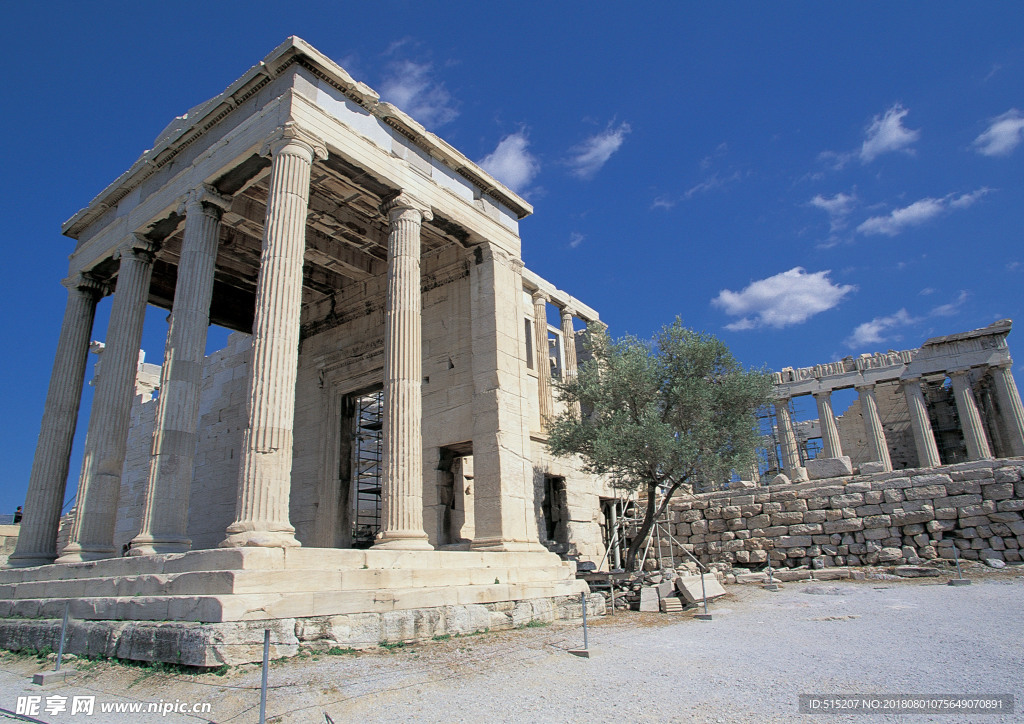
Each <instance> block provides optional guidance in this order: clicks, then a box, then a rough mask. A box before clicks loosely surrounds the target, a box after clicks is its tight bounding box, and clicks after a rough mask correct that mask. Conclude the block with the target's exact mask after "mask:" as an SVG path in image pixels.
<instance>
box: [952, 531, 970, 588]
mask: <svg viewBox="0 0 1024 724" xmlns="http://www.w3.org/2000/svg"><path fill="white" fill-rule="evenodd" d="M953 560H954V561H955V562H956V578H952V579H950V580H949V582H948V584H947V585H950V586H969V585H971V579H970V578H964V576H963V573H962V572H961V571H960V551H959V549H958V548H957V545H956V541H955V540H954V541H953Z"/></svg>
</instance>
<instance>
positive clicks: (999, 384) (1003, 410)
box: [992, 361, 1024, 457]
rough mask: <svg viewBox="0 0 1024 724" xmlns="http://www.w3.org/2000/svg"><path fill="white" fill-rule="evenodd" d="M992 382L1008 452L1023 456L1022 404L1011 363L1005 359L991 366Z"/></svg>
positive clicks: (1023, 416) (1023, 415) (1023, 428)
mask: <svg viewBox="0 0 1024 724" xmlns="http://www.w3.org/2000/svg"><path fill="white" fill-rule="evenodd" d="M992 383H993V385H994V386H995V389H996V404H997V405H999V414H1000V416H1001V417H1002V418H1003V419H1002V422H1003V428H1004V429H1005V431H1006V436H1007V440H1006V443H1007V446H1008V447H1009V448H1010V449H1009V451H1008V452H1009V453H1010V455H1012V456H1014V457H1019V456H1024V406H1022V405H1021V400H1020V392H1018V390H1017V383H1016V382H1015V381H1014V379H1013V363H1012V362H1009V361H1007V362H1004V363H1002V364H999V365H995V366H994V367H992Z"/></svg>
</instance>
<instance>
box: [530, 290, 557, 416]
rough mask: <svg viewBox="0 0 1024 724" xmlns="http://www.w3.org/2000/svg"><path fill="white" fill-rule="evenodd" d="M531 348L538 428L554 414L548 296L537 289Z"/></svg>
mask: <svg viewBox="0 0 1024 724" xmlns="http://www.w3.org/2000/svg"><path fill="white" fill-rule="evenodd" d="M533 348H534V355H533V357H534V361H535V363H536V365H537V405H538V408H539V410H540V429H541V430H544V429H546V428H547V424H548V421H549V420H550V419H551V417H552V416H553V415H554V405H553V402H552V399H551V362H550V360H551V348H550V346H549V344H548V296H547V295H546V294H545V293H544V292H542V291H540V290H539V289H538V290H537V291H535V292H534V293H533Z"/></svg>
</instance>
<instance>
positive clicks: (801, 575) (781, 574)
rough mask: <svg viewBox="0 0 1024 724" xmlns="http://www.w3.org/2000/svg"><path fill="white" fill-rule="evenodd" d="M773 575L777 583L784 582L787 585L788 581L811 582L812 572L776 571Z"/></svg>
mask: <svg viewBox="0 0 1024 724" xmlns="http://www.w3.org/2000/svg"><path fill="white" fill-rule="evenodd" d="M773 575H774V577H775V580H776V581H782V582H783V583H785V582H787V581H809V580H811V572H810V571H787V570H781V571H775V572H774V574H773Z"/></svg>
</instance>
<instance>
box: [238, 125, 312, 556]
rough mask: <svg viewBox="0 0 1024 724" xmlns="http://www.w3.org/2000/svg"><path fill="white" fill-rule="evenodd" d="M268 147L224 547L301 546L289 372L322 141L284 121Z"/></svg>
mask: <svg viewBox="0 0 1024 724" xmlns="http://www.w3.org/2000/svg"><path fill="white" fill-rule="evenodd" d="M267 152H269V153H270V156H271V170H270V192H269V194H268V196H267V212H266V221H265V224H264V230H263V250H262V253H261V255H260V272H259V277H258V279H257V282H256V316H255V319H254V320H253V325H252V364H251V367H252V371H251V374H252V377H251V380H250V386H249V407H248V410H249V416H248V422H247V425H246V429H245V432H244V433H243V436H242V450H241V456H240V459H239V464H238V467H239V475H238V498H237V502H236V504H235V522H234V523H232V524H231V525H229V526H228V529H227V534H228V535H227V537H226V538H225V539H224V540H223V541H222V542H221V546H222V547H226V548H231V547H240V546H266V547H271V548H283V547H291V546H297V545H299V542H298V541H297V540H296V539H295V528H293V527H292V525H291V523H290V522H289V521H288V504H289V502H290V495H291V471H292V429H293V425H294V418H295V378H296V369H297V366H298V361H299V315H300V312H301V305H302V263H303V256H304V254H305V249H306V213H307V210H308V207H309V178H310V173H311V169H312V166H313V161H314V160H315V159H316V158H326V157H327V149H326V147H325V146H324V145H323V143H322V142H321V141H320V140H318V139H316V138H314V137H312V136H310V135H308V134H306V133H304V132H303V131H301V130H300V129H298V128H297V127H296V126H295V125H294V124H293V123H287V124H285V126H284V127H283V128H281V129H279V131H278V132H277V134H276V136H275V137H274V138H273V139H272V140H271V141H270V142H269V143H268V144H267V145H266V146H265V147H264V153H267Z"/></svg>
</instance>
